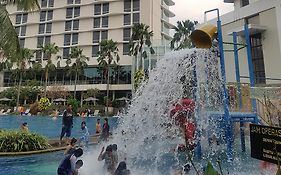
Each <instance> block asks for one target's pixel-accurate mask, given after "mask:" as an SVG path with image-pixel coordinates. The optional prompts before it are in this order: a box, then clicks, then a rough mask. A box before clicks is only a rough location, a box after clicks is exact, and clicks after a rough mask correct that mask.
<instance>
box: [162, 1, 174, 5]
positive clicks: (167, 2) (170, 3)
mask: <svg viewBox="0 0 281 175" xmlns="http://www.w3.org/2000/svg"><path fill="white" fill-rule="evenodd" d="M163 1H164V2H165V4H167V5H168V6H173V5H175V2H174V1H172V0H163Z"/></svg>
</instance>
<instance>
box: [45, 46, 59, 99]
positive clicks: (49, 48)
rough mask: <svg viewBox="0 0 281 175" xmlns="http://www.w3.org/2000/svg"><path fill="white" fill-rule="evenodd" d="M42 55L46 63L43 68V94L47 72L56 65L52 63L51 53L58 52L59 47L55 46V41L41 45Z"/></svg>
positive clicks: (46, 81)
mask: <svg viewBox="0 0 281 175" xmlns="http://www.w3.org/2000/svg"><path fill="white" fill-rule="evenodd" d="M41 49H42V51H43V53H44V55H46V59H47V64H46V65H45V68H44V73H45V86H44V96H46V95H47V84H48V79H49V72H50V71H52V70H54V69H55V68H56V66H55V65H54V64H53V61H52V55H54V54H57V53H58V52H59V47H58V46H56V44H55V43H50V44H46V45H45V46H42V47H41Z"/></svg>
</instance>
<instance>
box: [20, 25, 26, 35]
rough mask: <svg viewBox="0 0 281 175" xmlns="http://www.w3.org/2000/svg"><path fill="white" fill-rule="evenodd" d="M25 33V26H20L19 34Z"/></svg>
mask: <svg viewBox="0 0 281 175" xmlns="http://www.w3.org/2000/svg"><path fill="white" fill-rule="evenodd" d="M25 34H26V26H21V31H20V35H21V36H25Z"/></svg>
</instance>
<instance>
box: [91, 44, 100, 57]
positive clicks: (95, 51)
mask: <svg viewBox="0 0 281 175" xmlns="http://www.w3.org/2000/svg"><path fill="white" fill-rule="evenodd" d="M98 53H99V45H94V46H92V57H96V56H98Z"/></svg>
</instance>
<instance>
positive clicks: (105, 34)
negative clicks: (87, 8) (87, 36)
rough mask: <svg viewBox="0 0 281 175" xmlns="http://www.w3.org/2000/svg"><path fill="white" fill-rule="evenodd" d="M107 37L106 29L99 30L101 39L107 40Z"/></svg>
mask: <svg viewBox="0 0 281 175" xmlns="http://www.w3.org/2000/svg"><path fill="white" fill-rule="evenodd" d="M107 39H108V31H107V30H104V31H102V32H101V40H107Z"/></svg>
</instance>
